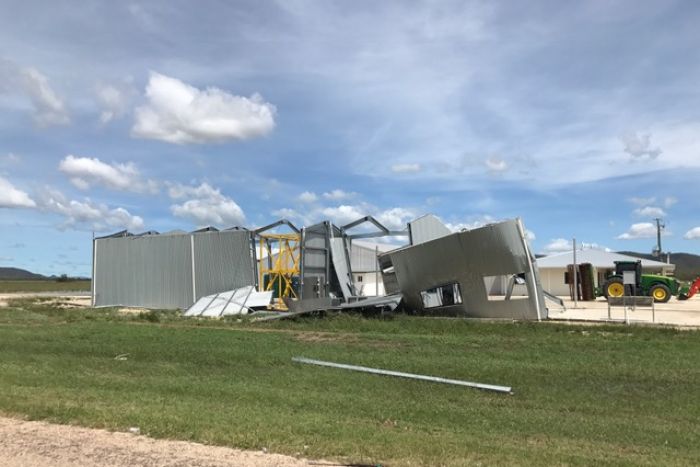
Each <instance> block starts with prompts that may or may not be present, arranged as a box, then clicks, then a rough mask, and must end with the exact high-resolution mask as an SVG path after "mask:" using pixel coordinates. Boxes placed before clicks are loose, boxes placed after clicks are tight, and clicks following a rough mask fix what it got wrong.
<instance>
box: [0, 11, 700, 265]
mask: <svg viewBox="0 0 700 467" xmlns="http://www.w3.org/2000/svg"><path fill="white" fill-rule="evenodd" d="M0 8H1V9H2V10H1V11H2V14H0V112H1V113H0V115H1V118H0V228H1V229H0V265H3V266H16V267H22V268H26V269H30V270H32V271H37V272H41V273H46V274H61V273H67V274H82V275H87V274H89V271H90V266H89V265H90V256H91V242H90V239H91V237H92V232H93V231H95V232H96V233H97V235H101V234H106V233H111V232H115V231H118V230H121V229H123V228H128V229H130V230H133V231H136V232H138V231H144V230H158V231H167V230H171V229H184V230H192V229H194V228H196V227H198V226H203V225H216V226H219V227H228V226H233V225H245V226H248V227H254V226H260V225H263V224H266V223H268V222H271V221H274V220H276V219H278V218H280V217H287V218H289V219H291V220H292V221H293V222H296V223H298V224H302V225H303V224H307V225H308V224H309V223H311V222H315V221H318V220H321V219H325V218H328V219H331V220H333V221H335V222H337V223H339V224H343V223H344V222H347V221H350V220H353V219H354V218H357V217H359V216H362V215H365V214H372V215H374V216H376V217H377V218H379V219H380V220H381V221H383V222H384V223H386V224H387V225H388V226H390V227H392V228H399V227H400V226H401V225H402V224H405V222H406V221H407V220H410V219H411V218H413V217H417V216H419V215H421V214H424V213H428V212H431V213H434V214H436V215H438V216H439V217H441V218H442V219H443V221H444V222H446V223H448V224H449V225H450V227H452V228H454V229H459V228H463V227H474V226H478V225H482V224H483V223H488V222H491V221H495V220H500V219H505V218H511V217H516V216H519V217H522V218H523V221H524V223H525V225H526V227H527V229H528V230H529V231H530V232H531V237H532V238H531V241H532V244H533V247H534V249H535V251H537V252H543V253H544V252H554V251H561V250H562V249H563V248H566V246H567V240H565V239H571V238H572V237H576V238H577V239H578V241H580V242H584V243H587V244H592V245H597V246H599V247H602V248H611V249H613V250H637V251H646V252H648V251H651V249H652V247H653V246H654V244H655V230H654V228H653V226H652V222H653V219H654V218H655V217H662V218H663V219H664V220H665V223H666V230H665V232H664V238H663V243H664V244H663V246H664V249H666V250H670V251H676V252H680V251H685V252H692V253H700V215H699V213H700V196H699V195H700V189H699V188H698V182H700V59H699V58H700V57H699V55H700V47H699V46H700V40H699V39H700V33H698V32H697V24H698V23H699V22H700V4H699V3H697V2H692V1H687V2H674V1H658V2H653V1H650V2H642V3H640V2H634V1H588V2H575V3H571V2H556V1H549V2H547V1H545V2H493V1H483V2H482V1H473V2H472V1H464V2H451V1H432V2H392V1H383V2H373V1H354V2H342V1H338V2H333V1H295V0H284V1H278V2H275V1H231V2H218V1H217V2H214V1H202V2H186V1H162V2H158V1H151V2H134V3H130V2H126V1H125V2H90V1H85V2H69V1H65V2H62V1H55V2H38V1H27V0H24V1H6V0H2V1H0Z"/></svg>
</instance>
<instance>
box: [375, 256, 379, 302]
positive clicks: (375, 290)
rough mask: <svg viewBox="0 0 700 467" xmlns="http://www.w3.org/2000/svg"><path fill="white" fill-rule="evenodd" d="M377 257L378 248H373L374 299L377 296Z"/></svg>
mask: <svg viewBox="0 0 700 467" xmlns="http://www.w3.org/2000/svg"><path fill="white" fill-rule="evenodd" d="M378 256H379V247H378V246H375V247H374V295H375V297H378V296H379V260H378V259H377V257H378Z"/></svg>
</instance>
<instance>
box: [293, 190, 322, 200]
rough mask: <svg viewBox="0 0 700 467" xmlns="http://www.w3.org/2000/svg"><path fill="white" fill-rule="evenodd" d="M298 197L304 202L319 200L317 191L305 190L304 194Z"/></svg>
mask: <svg viewBox="0 0 700 467" xmlns="http://www.w3.org/2000/svg"><path fill="white" fill-rule="evenodd" d="M297 199H298V200H299V201H301V202H302V203H313V202H314V201H316V200H318V196H317V195H316V193H312V192H310V191H305V192H303V193H302V194H300V195H299V196H298V197H297Z"/></svg>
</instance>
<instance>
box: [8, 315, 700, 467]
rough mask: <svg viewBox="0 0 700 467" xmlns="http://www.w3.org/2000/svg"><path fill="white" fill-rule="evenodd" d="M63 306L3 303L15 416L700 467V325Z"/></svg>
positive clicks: (391, 452)
mask: <svg viewBox="0 0 700 467" xmlns="http://www.w3.org/2000/svg"><path fill="white" fill-rule="evenodd" d="M47 303H48V302H45V301H33V302H32V301H15V302H13V303H12V307H11V308H5V309H0V355H1V356H2V359H1V360H0V412H1V413H4V414H6V415H11V416H19V417H26V418H30V419H45V420H49V421H53V422H58V423H71V424H79V425H84V426H92V427H104V428H108V429H113V430H122V431H123V430H126V429H127V428H128V427H132V426H138V427H140V429H141V432H142V433H145V434H148V435H150V436H153V437H158V438H176V439H185V440H194V441H199V442H203V443H210V444H217V445H226V446H235V447H239V448H246V449H261V448H263V447H266V448H268V449H269V450H270V451H272V452H280V453H286V454H292V455H295V454H297V453H299V454H300V455H302V456H304V457H309V458H330V459H338V460H341V461H343V462H348V463H381V464H382V465H390V466H393V465H473V464H478V463H481V464H484V465H502V464H508V465H512V464H516V465H533V464H535V465H542V464H546V465H551V464H569V465H598V464H608V465H629V464H637V465H639V464H642V465H698V464H700V443H699V442H698V439H699V433H700V429H699V423H698V420H700V397H699V394H700V392H699V389H698V388H700V333H698V332H695V331H679V330H673V329H661V328H649V327H634V326H633V327H625V326H622V325H620V326H567V325H562V324H551V323H540V324H537V323H529V324H524V323H506V322H504V323H487V322H475V321H466V320H448V319H444V320H443V319H425V318H412V317H397V318H394V319H391V320H379V319H363V318H359V317H354V316H329V317H326V318H325V319H303V320H298V321H295V322H272V323H258V324H255V323H249V322H246V321H241V322H238V321H237V320H228V321H223V322H216V321H199V320H184V319H182V318H179V317H178V316H177V315H176V314H175V313H173V312H163V313H158V312H151V313H146V314H142V315H130V316H123V315H119V314H117V313H116V311H114V310H99V311H97V310H95V311H93V310H79V311H75V310H73V311H72V310H62V309H59V308H57V307H56V306H55V305H48V304H47ZM120 354H129V355H128V356H127V359H126V360H115V356H117V355H120ZM293 356H306V357H309V358H317V359H322V360H330V361H336V362H342V363H349V364H357V365H364V366H372V367H378V368H386V369H393V370H398V371H406V372H414V373H421V374H429V375H436V376H443V377H448V378H456V379H467V380H471V381H479V382H484V383H492V384H503V385H508V386H513V388H514V392H515V394H514V395H502V394H496V393H489V392H483V391H479V390H475V389H468V388H463V387H455V386H448V385H440V384H434V383H427V382H420V381H409V380H401V379H396V378H391V377H385V376H376V375H369V374H362V373H355V372H348V371H343V370H336V369H330V368H320V367H314V366H308V365H301V364H298V363H293V362H292V361H291V358H292V357H293Z"/></svg>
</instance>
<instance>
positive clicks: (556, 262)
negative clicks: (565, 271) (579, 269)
mask: <svg viewBox="0 0 700 467" xmlns="http://www.w3.org/2000/svg"><path fill="white" fill-rule="evenodd" d="M639 259H641V260H642V268H648V269H662V268H663V269H667V270H674V269H676V265H675V264H670V263H662V262H661V261H654V260H651V259H644V258H636V257H634V256H627V255H622V254H620V253H615V252H613V251H605V250H597V249H590V250H576V262H577V263H578V264H582V263H591V264H592V265H593V266H595V267H596V268H610V267H613V266H614V265H615V261H637V260H639ZM573 262H574V257H573V251H567V252H564V253H556V254H553V255H549V256H545V257H543V258H538V259H537V267H539V268H540V269H546V268H565V267H566V266H567V265H568V264H572V263H573Z"/></svg>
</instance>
